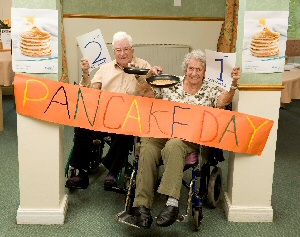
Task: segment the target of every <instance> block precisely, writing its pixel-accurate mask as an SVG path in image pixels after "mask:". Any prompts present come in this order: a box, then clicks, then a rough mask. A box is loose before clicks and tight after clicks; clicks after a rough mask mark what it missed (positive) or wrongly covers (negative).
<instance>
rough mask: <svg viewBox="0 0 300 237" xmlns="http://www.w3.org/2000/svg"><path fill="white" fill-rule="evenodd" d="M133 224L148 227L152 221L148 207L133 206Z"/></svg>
mask: <svg viewBox="0 0 300 237" xmlns="http://www.w3.org/2000/svg"><path fill="white" fill-rule="evenodd" d="M133 217H134V222H135V223H134V224H135V225H137V226H138V227H140V228H143V229H149V228H150V227H151V224H152V222H153V219H152V216H151V213H150V209H149V208H146V207H144V206H139V207H135V208H134V214H133Z"/></svg>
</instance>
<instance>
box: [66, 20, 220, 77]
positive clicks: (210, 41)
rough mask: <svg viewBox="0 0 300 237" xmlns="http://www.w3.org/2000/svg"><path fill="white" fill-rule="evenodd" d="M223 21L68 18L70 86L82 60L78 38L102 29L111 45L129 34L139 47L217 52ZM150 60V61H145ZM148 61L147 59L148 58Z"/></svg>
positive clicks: (67, 50)
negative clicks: (117, 37) (178, 46)
mask: <svg viewBox="0 0 300 237" xmlns="http://www.w3.org/2000/svg"><path fill="white" fill-rule="evenodd" d="M222 23H223V22H222V21H209V22H208V21H173V20H127V19H124V20H123V19H122V20H119V19H84V18H65V19H64V28H65V36H66V52H67V61H68V69H69V79H70V83H73V82H74V81H77V79H76V78H78V66H79V60H80V59H78V55H77V42H76V37H77V36H80V35H82V34H85V33H88V32H90V31H93V30H95V29H100V30H101V33H102V35H103V38H104V41H105V42H107V43H111V41H112V36H113V34H114V33H115V32H117V31H126V32H127V33H128V34H130V35H131V36H132V37H133V41H134V43H135V44H186V45H189V46H191V48H192V49H198V48H199V49H202V50H205V49H211V50H216V49H217V41H218V38H219V34H220V30H221V26H222ZM145 59H146V58H145ZM146 60H147V59H146Z"/></svg>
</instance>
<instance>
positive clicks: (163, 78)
mask: <svg viewBox="0 0 300 237" xmlns="http://www.w3.org/2000/svg"><path fill="white" fill-rule="evenodd" d="M146 81H147V82H148V83H149V84H150V85H151V86H152V87H158V88H167V87H172V86H175V85H176V84H177V83H178V82H179V81H180V79H179V77H176V76H173V75H169V74H162V73H161V72H159V73H158V75H157V76H152V77H148V78H146Z"/></svg>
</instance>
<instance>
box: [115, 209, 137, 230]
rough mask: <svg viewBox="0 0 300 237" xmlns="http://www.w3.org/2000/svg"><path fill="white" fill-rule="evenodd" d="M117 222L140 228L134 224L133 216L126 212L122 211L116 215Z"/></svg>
mask: <svg viewBox="0 0 300 237" xmlns="http://www.w3.org/2000/svg"><path fill="white" fill-rule="evenodd" d="M116 220H117V221H119V222H121V223H124V224H126V225H130V226H133V227H136V228H140V227H139V226H137V225H135V224H134V219H133V216H132V215H130V214H128V213H127V212H126V211H122V212H120V213H118V214H117V215H116Z"/></svg>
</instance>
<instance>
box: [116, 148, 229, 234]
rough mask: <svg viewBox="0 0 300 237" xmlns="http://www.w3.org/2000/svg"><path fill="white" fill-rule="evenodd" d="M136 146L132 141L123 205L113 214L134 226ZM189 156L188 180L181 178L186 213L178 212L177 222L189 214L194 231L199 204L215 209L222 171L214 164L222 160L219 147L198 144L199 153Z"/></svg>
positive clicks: (199, 216) (197, 226)
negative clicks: (189, 170) (129, 172)
mask: <svg viewBox="0 0 300 237" xmlns="http://www.w3.org/2000/svg"><path fill="white" fill-rule="evenodd" d="M139 145H140V144H139V143H136V144H135V154H134V160H133V165H132V167H133V170H132V173H131V175H130V177H128V180H127V181H126V182H127V183H126V184H127V188H126V190H127V193H126V200H125V208H124V210H123V211H122V212H120V213H118V214H117V215H116V216H115V219H116V220H117V221H119V222H121V223H125V224H127V225H131V226H134V227H138V226H136V225H135V224H134V222H133V221H132V214H133V201H134V197H135V188H136V184H135V180H136V175H137V170H138V158H139ZM189 156H190V157H187V159H186V160H187V163H186V165H185V167H184V171H187V170H188V169H191V170H192V172H191V179H190V181H189V182H186V181H185V180H184V179H183V180H182V185H183V186H184V187H185V188H187V190H188V197H187V204H186V212H185V214H183V215H179V216H178V219H177V221H178V222H187V221H188V220H189V217H190V216H192V218H193V223H194V230H195V231H198V230H199V229H200V224H201V221H202V219H203V204H206V205H207V206H208V207H210V208H216V207H217V205H218V204H219V202H220V199H221V193H222V171H221V168H220V167H219V166H218V163H219V162H222V161H224V160H225V159H224V156H223V151H222V150H221V149H218V148H212V147H206V146H202V147H201V149H200V152H194V153H191V154H189ZM193 157H194V158H193ZM195 157H196V158H195ZM158 181H159V180H158ZM138 228H139V227H138Z"/></svg>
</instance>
